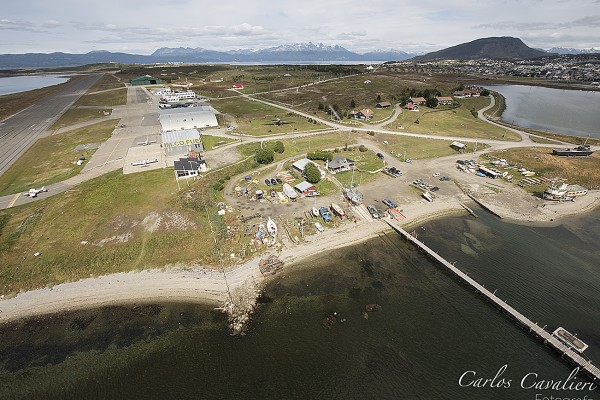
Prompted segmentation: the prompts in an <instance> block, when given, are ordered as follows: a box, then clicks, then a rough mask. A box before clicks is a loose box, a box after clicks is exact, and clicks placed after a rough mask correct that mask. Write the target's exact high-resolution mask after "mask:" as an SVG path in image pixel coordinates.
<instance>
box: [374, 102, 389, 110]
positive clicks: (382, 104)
mask: <svg viewBox="0 0 600 400" xmlns="http://www.w3.org/2000/svg"><path fill="white" fill-rule="evenodd" d="M391 106H392V103H390V102H389V101H382V102H381V103H377V104H376V105H375V108H379V109H382V108H390V107H391Z"/></svg>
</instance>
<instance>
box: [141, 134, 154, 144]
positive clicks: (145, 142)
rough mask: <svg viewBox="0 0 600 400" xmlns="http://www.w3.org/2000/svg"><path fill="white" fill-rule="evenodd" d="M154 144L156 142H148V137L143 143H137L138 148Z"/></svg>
mask: <svg viewBox="0 0 600 400" xmlns="http://www.w3.org/2000/svg"><path fill="white" fill-rule="evenodd" d="M152 143H156V140H149V139H148V136H146V140H145V141H143V142H138V146H148V145H149V144H152Z"/></svg>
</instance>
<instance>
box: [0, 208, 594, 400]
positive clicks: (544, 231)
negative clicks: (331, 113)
mask: <svg viewBox="0 0 600 400" xmlns="http://www.w3.org/2000/svg"><path fill="white" fill-rule="evenodd" d="M477 212H478V214H480V215H481V218H479V219H477V220H475V219H472V218H470V217H450V218H444V219H441V220H437V221H433V222H430V223H428V224H426V225H425V226H424V229H422V228H421V227H418V228H417V229H416V232H417V233H418V235H419V239H422V240H423V241H425V242H426V243H427V244H428V245H429V246H431V247H432V248H434V249H436V250H438V251H439V253H440V254H442V255H444V256H446V257H447V258H448V259H449V260H452V261H456V262H457V264H456V265H457V266H459V267H460V268H462V269H463V270H465V271H467V272H469V274H470V275H471V276H474V277H475V278H476V279H477V280H480V281H481V283H483V284H485V285H486V287H491V286H493V287H495V288H498V293H499V294H501V297H505V298H506V299H508V301H509V303H510V304H512V305H513V306H515V307H516V308H517V309H518V310H520V311H521V312H523V313H524V314H525V315H527V316H528V317H530V318H531V319H533V320H534V321H539V322H540V324H548V327H549V328H552V329H553V328H554V327H557V326H559V325H562V326H564V327H565V328H567V329H569V330H571V331H572V332H577V333H578V336H579V337H581V338H582V339H583V340H585V341H586V342H587V343H588V344H589V345H590V349H589V350H588V351H586V353H588V355H589V356H590V357H592V359H594V360H595V361H596V363H599V362H600V352H599V350H600V316H599V315H598V312H597V310H598V306H599V305H600V300H599V298H598V296H597V293H599V292H600V276H599V274H600V271H599V267H598V266H599V265H600V260H599V257H600V256H599V255H598V254H597V252H596V251H595V249H597V248H598V245H599V244H600V237H599V235H600V233H599V231H598V229H597V227H598V222H599V221H600V214H599V213H596V214H594V216H592V217H588V218H586V219H579V220H577V221H574V222H572V223H571V224H568V225H566V226H561V227H557V228H531V227H526V226H520V225H512V224H505V223H503V222H501V221H499V220H497V219H495V218H494V217H492V216H490V215H489V214H486V213H484V212H483V211H480V210H478V211H477ZM461 245H463V246H468V247H469V249H471V253H472V252H475V253H476V254H477V256H476V257H474V256H473V255H469V254H465V252H463V251H461ZM369 303H378V304H380V305H381V306H382V310H381V311H379V312H374V313H370V314H368V315H369V317H368V319H364V318H363V317H362V315H361V311H362V310H364V307H365V305H366V304H369ZM111 310H112V311H111ZM333 312H337V316H338V320H337V322H336V323H335V324H334V325H333V326H332V328H331V329H325V328H323V326H322V322H323V319H324V317H325V315H328V314H331V313H333ZM181 313H183V314H181ZM92 316H93V319H92ZM341 318H346V319H347V321H346V322H344V323H342V322H340V319H341ZM90 319H91V321H90ZM26 326H27V328H26V329H23V328H22V327H18V329H17V330H14V329H13V330H12V331H11V330H10V329H9V328H8V327H4V328H3V329H4V330H3V331H2V332H0V334H1V336H0V337H2V341H1V342H0V355H1V357H0V360H2V367H3V368H2V369H1V370H0V382H2V383H1V384H0V387H1V389H0V398H3V399H4V398H28V399H30V398H45V399H46V398H128V399H129V398H146V399H148V398H177V399H187V398H194V399H197V398H202V399H229V398H252V399H253V398H257V399H258V398H260V399H268V398H276V399H282V398H285V399H294V398H298V399H309V398H335V399H354V398H356V399H371V398H372V399H387V398H401V399H420V398H423V399H450V398H460V399H481V398H486V399H534V398H535V396H536V393H543V394H545V395H553V396H555V397H556V396H565V397H566V396H567V395H569V396H576V395H580V394H581V395H582V396H581V397H583V394H588V395H589V394H590V392H585V393H582V392H568V391H537V390H535V389H531V390H526V389H522V388H520V387H519V384H520V380H521V378H523V377H524V376H525V375H526V374H528V373H537V374H539V379H547V380H549V379H554V380H558V379H562V380H564V379H566V377H567V376H568V375H569V373H570V372H571V370H572V368H571V367H570V366H569V365H567V364H566V363H565V362H564V361H562V360H561V359H560V357H559V356H558V355H557V354H555V353H554V352H553V351H552V350H550V349H548V348H546V347H544V346H543V344H542V343H540V342H539V341H538V340H536V339H535V338H533V337H531V336H529V335H527V334H526V333H525V332H524V331H522V330H521V329H520V328H518V327H517V326H516V324H514V323H513V322H512V321H510V320H509V319H508V318H507V317H506V316H504V315H503V314H501V313H500V312H499V311H498V310H496V309H495V308H493V307H492V306H490V305H489V304H488V303H486V302H485V301H484V300H483V299H482V298H481V297H479V296H478V295H476V294H475V293H474V292H472V291H471V290H470V289H468V288H467V287H466V286H465V285H464V284H462V283H460V282H458V281H457V280H455V279H454V278H453V277H452V276H450V275H449V274H448V273H446V272H445V271H443V270H442V269H441V268H439V267H438V266H437V265H434V264H432V263H431V262H429V261H428V259H426V258H425V257H424V256H423V255H422V254H421V253H420V252H418V251H417V250H416V249H415V248H413V247H412V246H411V245H409V244H408V243H406V242H404V241H402V240H401V239H400V238H399V237H398V236H397V235H396V234H394V233H390V234H385V235H382V236H381V237H380V238H377V239H374V240H371V241H369V242H367V243H364V244H362V245H359V246H354V247H352V248H348V249H342V250H336V251H332V252H330V253H328V254H323V255H319V256H317V257H315V258H314V259H312V260H308V261H306V262H303V266H302V267H300V266H287V268H286V269H285V272H284V273H282V274H280V275H277V276H276V277H275V279H274V280H273V281H272V282H271V284H270V285H269V286H268V287H267V289H266V291H265V302H264V303H263V304H261V306H260V307H259V308H258V311H257V313H256V314H255V316H254V319H253V322H252V324H251V326H250V330H249V332H248V335H247V336H245V337H230V336H228V335H227V334H226V323H225V320H224V318H223V315H222V314H219V313H217V312H215V311H214V310H211V309H210V308H207V307H199V306H193V305H185V304H163V305H155V306H152V307H146V308H141V309H140V308H138V309H133V308H131V307H116V308H114V307H113V308H111V309H103V310H92V311H86V312H80V313H75V314H72V315H71V314H68V315H64V316H62V317H60V318H57V319H52V320H48V319H47V318H46V319H41V320H39V321H37V322H35V321H34V322H31V323H29V324H27V325H26ZM19 341H20V342H19ZM503 365H507V369H506V371H505V372H504V374H503V375H502V377H503V378H505V379H507V380H508V379H511V383H510V385H509V386H510V387H504V388H490V387H486V388H474V387H472V386H469V387H461V386H460V384H459V378H460V376H461V375H462V374H463V373H465V372H467V371H474V372H473V373H467V375H466V378H467V379H465V380H463V383H464V384H467V383H470V382H472V381H473V379H471V378H474V375H475V374H476V377H485V378H493V377H494V375H495V374H496V373H497V371H498V370H499V369H500V368H501V367H502V366H503ZM582 379H584V378H577V380H578V381H580V380H582ZM505 383H506V382H505ZM488 386H489V385H488ZM591 395H592V398H593V397H594V396H596V397H598V392H592V393H591ZM588 397H589V396H588Z"/></svg>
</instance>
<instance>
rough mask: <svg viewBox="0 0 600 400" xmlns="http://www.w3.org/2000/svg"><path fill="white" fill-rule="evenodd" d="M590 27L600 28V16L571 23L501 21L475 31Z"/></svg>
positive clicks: (475, 27) (480, 26)
mask: <svg viewBox="0 0 600 400" xmlns="http://www.w3.org/2000/svg"><path fill="white" fill-rule="evenodd" d="M580 27H589V28H596V27H600V15H590V16H587V17H583V18H579V19H576V20H573V21H570V22H535V21H531V22H514V21H499V22H495V23H492V24H480V25H475V26H473V27H472V28H473V29H497V30H515V31H525V32H528V31H541V30H556V29H571V28H580Z"/></svg>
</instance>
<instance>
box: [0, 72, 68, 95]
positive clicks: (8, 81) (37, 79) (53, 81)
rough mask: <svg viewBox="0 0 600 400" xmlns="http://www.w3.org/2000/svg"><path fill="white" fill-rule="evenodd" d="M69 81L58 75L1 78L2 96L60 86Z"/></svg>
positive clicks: (0, 91)
mask: <svg viewBox="0 0 600 400" xmlns="http://www.w3.org/2000/svg"><path fill="white" fill-rule="evenodd" d="M68 80H69V78H68V77H64V76H57V75H27V76H9V77H5V78H0V96H3V95H5V94H12V93H20V92H26V91H28V90H34V89H41V88H44V87H47V86H54V85H59V84H61V83H65V82H67V81H68Z"/></svg>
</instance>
